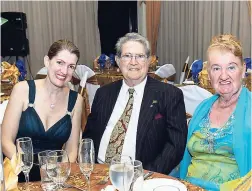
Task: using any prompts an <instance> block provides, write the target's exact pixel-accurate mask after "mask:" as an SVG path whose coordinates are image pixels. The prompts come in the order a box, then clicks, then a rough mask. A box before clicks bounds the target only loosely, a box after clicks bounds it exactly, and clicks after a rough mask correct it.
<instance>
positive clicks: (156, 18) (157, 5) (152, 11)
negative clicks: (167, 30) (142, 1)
mask: <svg viewBox="0 0 252 191" xmlns="http://www.w3.org/2000/svg"><path fill="white" fill-rule="evenodd" d="M160 9H161V2H160V1H146V25H147V38H148V40H149V42H150V45H151V54H152V55H156V50H157V39H158V29H159V24H160Z"/></svg>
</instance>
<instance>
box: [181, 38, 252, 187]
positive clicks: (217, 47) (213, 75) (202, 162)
mask: <svg viewBox="0 0 252 191" xmlns="http://www.w3.org/2000/svg"><path fill="white" fill-rule="evenodd" d="M207 56H208V66H207V69H208V74H209V78H210V82H211V84H212V87H213V88H214V89H215V91H216V93H217V94H216V95H214V96H212V97H211V98H209V99H207V100H205V101H203V102H202V103H201V104H200V105H199V106H198V108H197V109H196V111H195V113H194V115H193V118H192V120H191V121H190V124H189V132H188V138H187V147H186V151H185V153H184V157H183V160H182V162H181V166H180V177H181V178H183V179H186V180H187V181H190V182H191V183H193V184H196V185H199V186H201V187H203V188H205V189H207V190H219V186H220V184H222V183H224V182H228V181H231V180H234V179H237V178H239V177H241V176H244V175H245V174H247V173H248V172H249V171H250V170H251V92H249V91H248V90H247V89H246V88H244V87H242V78H243V77H244V75H245V65H244V62H243V58H242V47H241V45H240V42H239V41H238V40H237V39H236V38H235V37H234V36H232V35H220V36H216V37H213V39H212V41H211V44H210V46H209V48H208V51H207Z"/></svg>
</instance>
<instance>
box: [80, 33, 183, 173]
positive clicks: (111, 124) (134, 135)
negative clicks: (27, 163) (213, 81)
mask: <svg viewBox="0 0 252 191" xmlns="http://www.w3.org/2000/svg"><path fill="white" fill-rule="evenodd" d="M116 51H117V56H116V62H117V64H118V66H119V68H120V70H121V72H122V74H123V80H120V81H116V82H113V83H111V84H108V85H106V86H103V87H101V88H99V89H98V90H97V92H96V94H95V98H94V101H93V105H92V108H91V114H90V115H89V116H88V120H87V125H86V127H85V130H84V132H83V138H91V139H93V141H94V147H95V156H96V159H97V161H98V162H99V163H107V164H109V163H110V162H111V159H112V157H113V156H115V155H116V154H119V155H128V156H130V157H131V158H132V159H133V160H135V159H136V160H140V161H142V164H143V168H144V169H148V170H152V171H156V172H161V173H166V174H168V173H169V172H170V171H171V170H172V169H173V168H174V167H175V166H176V165H177V164H178V163H179V162H180V161H181V159H182V156H183V153H184V149H185V144H186V136H187V124H186V112H185V105H184V99H183V93H182V91H181V90H180V89H178V88H177V87H175V86H172V85H170V84H165V83H163V82H160V81H157V80H155V79H153V78H151V77H149V76H147V73H148V68H149V63H150V45H149V42H148V41H147V40H146V38H144V37H143V36H141V35H139V34H137V33H128V34H126V35H125V36H123V37H121V38H120V39H119V40H118V41H117V44H116Z"/></svg>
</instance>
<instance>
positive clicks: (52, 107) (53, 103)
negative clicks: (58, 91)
mask: <svg viewBox="0 0 252 191" xmlns="http://www.w3.org/2000/svg"><path fill="white" fill-rule="evenodd" d="M61 96H62V95H61ZM61 96H59V95H56V99H55V101H52V99H50V102H51V103H50V108H51V109H54V108H55V106H56V104H57V102H58V101H59V100H60V99H61ZM50 98H51V97H50ZM57 98H59V99H57Z"/></svg>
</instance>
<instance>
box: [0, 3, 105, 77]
mask: <svg viewBox="0 0 252 191" xmlns="http://www.w3.org/2000/svg"><path fill="white" fill-rule="evenodd" d="M97 8H98V3H97V1H87V2H85V1H29V2H28V1H2V2H1V12H7V11H10V12H14V11H17V12H24V13H26V17H27V38H28V40H29V47H30V55H29V56H28V60H29V64H30V67H31V72H32V74H33V76H35V75H36V73H37V72H38V70H39V69H41V68H42V67H44V62H43V58H44V56H45V55H46V54H47V52H48V49H49V47H50V45H51V44H52V43H53V42H55V41H56V40H59V39H63V38H66V39H68V40H70V41H72V42H73V43H74V44H75V45H76V46H77V47H78V48H79V50H80V55H81V56H80V60H79V64H85V65H87V66H90V67H91V66H92V63H93V60H94V59H95V58H96V57H97V56H98V55H100V52H101V50H100V38H99V31H98V25H97Z"/></svg>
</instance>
